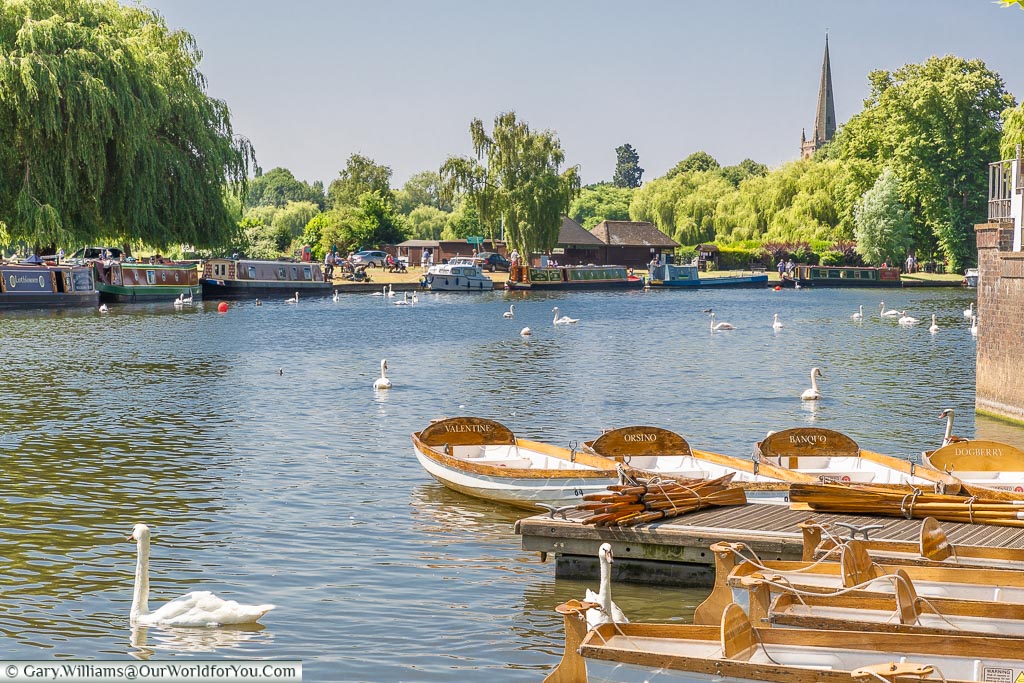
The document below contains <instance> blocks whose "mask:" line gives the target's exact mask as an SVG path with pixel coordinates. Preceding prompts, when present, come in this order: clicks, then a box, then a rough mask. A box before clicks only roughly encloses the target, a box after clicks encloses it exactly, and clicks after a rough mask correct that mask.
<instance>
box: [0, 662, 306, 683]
mask: <svg viewBox="0 0 1024 683" xmlns="http://www.w3.org/2000/svg"><path fill="white" fill-rule="evenodd" d="M27 681H63V682H64V683H111V681H139V682H140V683H142V682H143V681H144V682H145V683H236V682H239V681H249V682H253V683H300V682H301V681H302V663H301V662H297V661H291V660H273V661H266V660H259V661H241V660H238V661H222V660H218V661H201V660H189V661H187V662H182V663H174V662H162V661H158V662H120V661H89V662H72V661H68V662H28V661H8V662H2V661H0V683H4V682H7V683H26V682H27Z"/></svg>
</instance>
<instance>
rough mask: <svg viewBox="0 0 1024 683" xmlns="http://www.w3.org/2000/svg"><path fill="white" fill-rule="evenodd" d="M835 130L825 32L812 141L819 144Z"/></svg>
mask: <svg viewBox="0 0 1024 683" xmlns="http://www.w3.org/2000/svg"><path fill="white" fill-rule="evenodd" d="M835 132H836V107H835V103H834V102H833V100H832V66H831V64H829V61H828V34H827V33H826V34H825V59H824V60H823V61H822V63H821V84H820V85H819V86H818V112H817V114H816V115H815V117H814V142H815V144H816V145H817V146H819V147H820V146H821V145H823V144H825V143H826V142H828V141H829V140H831V139H832V136H833V135H835Z"/></svg>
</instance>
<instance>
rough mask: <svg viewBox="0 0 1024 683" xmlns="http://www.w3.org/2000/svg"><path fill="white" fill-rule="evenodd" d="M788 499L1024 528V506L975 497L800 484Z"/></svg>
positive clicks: (836, 508) (820, 506) (827, 507)
mask: <svg viewBox="0 0 1024 683" xmlns="http://www.w3.org/2000/svg"><path fill="white" fill-rule="evenodd" d="M789 499H790V501H792V502H794V503H806V504H807V505H808V506H810V508H811V509H812V510H821V511H826V512H851V513H855V514H872V515H883V516H887V517H904V518H906V519H923V518H925V517H934V518H935V519H938V520H941V521H944V522H974V523H977V524H996V525H999V526H1012V527H1020V528H1024V505H1021V504H1017V505H1014V504H1013V503H1011V502H1008V501H1003V500H997V499H990V498H983V497H980V496H973V497H970V498H966V497H964V496H951V495H946V494H941V493H925V492H923V491H916V492H915V491H914V490H911V489H908V490H907V491H902V492H901V491H892V490H887V489H879V488H872V487H870V486H856V485H846V484H801V483H794V484H791V485H790V487H789Z"/></svg>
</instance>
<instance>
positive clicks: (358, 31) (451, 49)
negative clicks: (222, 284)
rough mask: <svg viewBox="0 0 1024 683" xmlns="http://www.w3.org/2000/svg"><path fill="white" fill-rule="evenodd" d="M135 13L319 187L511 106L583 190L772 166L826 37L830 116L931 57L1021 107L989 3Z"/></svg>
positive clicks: (1016, 60)
mask: <svg viewBox="0 0 1024 683" xmlns="http://www.w3.org/2000/svg"><path fill="white" fill-rule="evenodd" d="M143 4H145V5H147V6H149V7H152V8H153V9H156V10H158V11H159V12H160V13H161V14H162V15H163V16H164V17H165V18H166V19H167V22H168V24H169V25H170V26H171V27H172V28H181V29H185V30H187V31H189V32H190V33H192V34H193V35H194V36H195V37H196V40H197V42H198V44H199V47H200V49H202V51H203V54H204V58H203V61H202V64H201V69H202V71H203V73H204V74H205V75H206V77H207V79H208V81H209V92H210V94H211V95H213V96H214V97H218V98H221V99H224V100H226V101H227V103H228V105H229V107H230V109H231V112H232V121H233V124H234V127H235V131H236V132H237V133H240V134H242V135H245V136H247V137H248V138H249V139H250V140H251V141H252V143H253V145H254V146H255V149H256V155H257V159H258V161H259V164H260V166H261V167H262V168H263V169H264V170H269V169H271V168H273V167H275V166H284V167H286V168H288V169H290V170H291V171H292V172H293V173H294V174H295V175H296V177H298V178H300V179H302V180H306V181H313V180H323V181H324V183H325V184H328V183H330V181H331V180H333V179H334V178H336V177H337V174H338V171H339V170H340V169H341V168H343V167H344V165H345V160H346V159H347V158H348V156H349V155H350V154H352V153H353V152H358V153H360V154H363V155H366V156H368V157H370V158H372V159H374V160H375V161H376V162H378V163H381V164H386V165H388V166H390V167H391V168H392V170H393V171H394V176H393V183H392V184H393V185H395V186H396V187H397V186H400V185H401V184H402V183H404V182H405V181H406V180H407V179H408V177H409V176H410V175H412V174H414V173H417V172H419V171H423V170H436V169H437V168H438V167H439V166H440V164H441V163H442V162H443V161H444V159H445V158H447V157H448V156H450V155H467V154H470V153H471V148H470V142H469V132H468V128H469V122H470V120H471V119H473V118H477V117H478V118H481V119H483V120H484V122H485V123H486V124H487V127H488V129H489V128H490V125H491V122H492V121H493V119H494V116H495V115H496V114H497V113H499V112H502V111H508V110H515V111H516V112H517V114H518V115H519V117H520V118H521V119H524V120H526V121H527V122H528V123H529V124H530V125H531V126H532V127H533V128H543V129H550V130H553V131H555V132H556V133H557V134H558V137H559V138H560V139H561V141H562V147H563V148H564V150H565V153H566V161H567V163H569V164H579V165H580V168H581V173H582V177H583V181H584V182H585V183H591V182H597V181H600V180H609V179H610V178H611V175H612V172H613V169H614V166H615V147H617V146H618V145H621V144H623V143H625V142H628V143H630V144H632V145H633V146H634V147H635V148H636V150H637V151H638V153H639V154H640V165H641V166H642V167H643V168H644V169H645V173H644V180H650V179H653V178H655V177H657V176H659V175H661V174H663V173H665V172H666V171H667V170H668V169H670V168H671V167H672V166H673V165H675V164H676V163H677V162H678V161H679V160H680V159H683V158H684V157H686V156H687V155H689V154H690V153H692V152H694V151H697V150H701V149H702V150H705V151H707V152H708V153H710V154H711V155H712V156H714V157H715V158H716V159H718V160H719V162H721V163H722V164H723V165H728V164H734V163H737V162H739V161H741V160H742V159H744V158H746V157H750V158H752V159H754V160H755V161H759V162H761V163H765V164H768V165H769V166H773V167H774V166H778V165H780V164H782V163H784V162H786V161H789V160H791V159H794V158H796V157H797V156H798V151H799V143H800V130H801V128H807V129H808V130H810V129H812V128H813V126H814V111H815V104H816V100H817V94H818V92H817V91H818V80H819V76H820V71H821V59H822V52H823V49H824V36H825V31H826V29H828V32H829V46H830V48H829V49H830V54H831V60H832V81H833V88H834V91H835V99H836V117H837V119H838V121H839V122H840V124H842V123H843V122H845V121H846V120H847V119H848V118H849V117H850V116H852V115H853V114H855V113H857V112H858V111H860V109H861V106H862V102H863V99H864V97H865V96H866V95H867V75H868V73H869V72H870V71H872V70H874V69H888V70H893V69H897V68H899V67H900V66H902V65H903V64H906V63H911V62H921V61H923V60H925V59H927V58H928V57H929V56H931V55H944V54H956V55H959V56H961V57H966V58H980V59H982V60H983V61H984V62H985V63H986V64H987V65H988V67H989V68H990V69H993V70H994V71H996V72H997V73H999V74H1000V75H1001V76H1002V77H1003V79H1004V81H1005V83H1006V87H1007V90H1009V91H1010V92H1011V93H1013V94H1014V96H1016V97H1017V98H1021V97H1024V60H1022V59H1021V58H1020V56H1019V43H1020V40H1021V35H1022V32H1024V11H1021V10H1020V9H1018V8H1003V7H1001V6H999V5H997V4H994V3H993V2H990V1H989V0H843V1H841V2H840V1H833V0H776V1H765V0H756V1H755V0H706V1H704V2H697V1H696V0H664V1H646V2H645V1H642V0H640V1H637V0H633V1H630V0H616V1H614V2H610V1H606V0H516V1H515V2H503V3H498V2H489V1H487V0H458V1H457V0H431V1H429V2H427V1H423V0H421V1H418V2H413V1H408V2H403V1H396V0H370V1H366V0H360V1H358V2H349V1H345V0H341V1H332V0H290V1H282V0H148V1H147V2H144V3H143ZM1015 48H1017V49H1018V54H1017V55H1016V56H1015V54H1014V50H1015Z"/></svg>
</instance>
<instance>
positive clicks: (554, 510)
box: [537, 503, 576, 522]
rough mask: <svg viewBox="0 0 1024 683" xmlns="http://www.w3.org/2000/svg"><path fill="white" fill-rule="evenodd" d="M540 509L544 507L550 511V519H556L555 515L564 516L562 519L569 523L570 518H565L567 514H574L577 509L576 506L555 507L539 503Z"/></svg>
mask: <svg viewBox="0 0 1024 683" xmlns="http://www.w3.org/2000/svg"><path fill="white" fill-rule="evenodd" d="M537 506H538V507H542V508H544V509H545V510H547V511H548V519H554V518H555V515H562V519H564V520H565V521H567V522H568V521H569V518H568V517H566V516H565V513H567V512H572V511H573V510H575V509H576V506H575V505H565V506H563V507H555V506H554V505H548V504H547V503H537Z"/></svg>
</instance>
